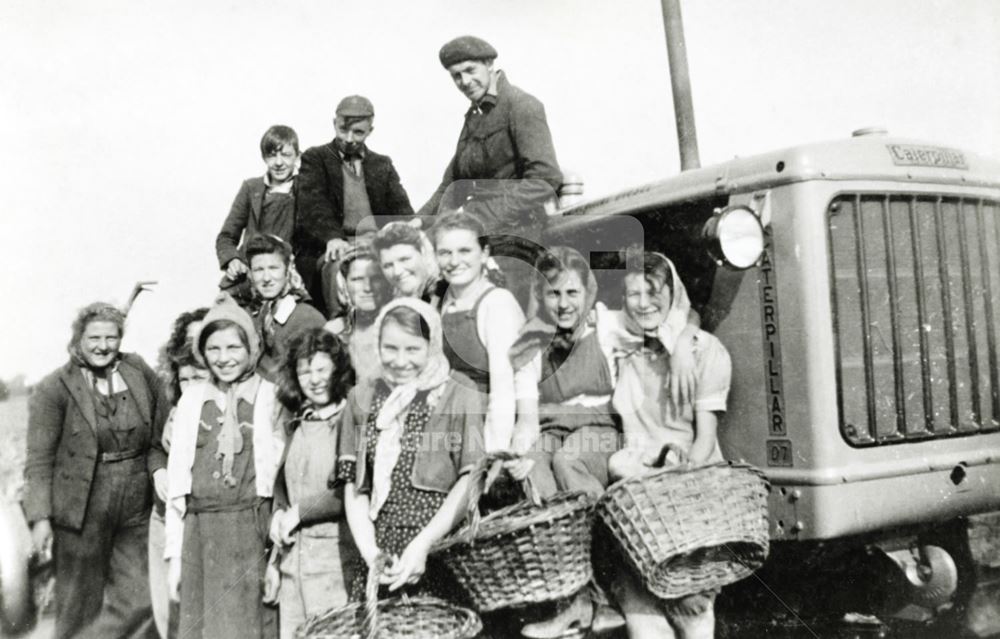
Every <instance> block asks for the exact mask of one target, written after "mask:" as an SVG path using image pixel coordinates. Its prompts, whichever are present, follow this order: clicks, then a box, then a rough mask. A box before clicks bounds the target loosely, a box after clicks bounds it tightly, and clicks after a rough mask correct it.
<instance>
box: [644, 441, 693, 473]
mask: <svg viewBox="0 0 1000 639" xmlns="http://www.w3.org/2000/svg"><path fill="white" fill-rule="evenodd" d="M671 452H673V453H674V454H675V455H677V460H678V461H679V462H680V465H681V466H690V465H691V458H690V457H688V454H687V453H686V452H684V451H683V450H682V449H681V448H680V447H679V446H677V445H676V444H664V445H663V448H661V449H660V452H659V454H657V456H656V461H654V462H653V468H663V467H664V466H666V465H667V455H669V454H670V453H671Z"/></svg>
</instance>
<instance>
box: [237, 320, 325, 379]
mask: <svg viewBox="0 0 1000 639" xmlns="http://www.w3.org/2000/svg"><path fill="white" fill-rule="evenodd" d="M324 324H326V318H325V317H323V314H322V313H320V312H319V311H318V310H316V308H314V307H313V306H312V305H311V304H309V303H307V302H296V304H295V310H293V311H292V313H291V315H289V316H288V317H287V318H286V319H285V321H284V322H278V321H277V320H275V322H274V325H273V333H271V334H270V335H269V334H268V333H267V331H266V330H264V317H263V315H261V314H260V313H258V314H257V315H256V316H255V317H254V327H256V329H257V334H258V335H260V336H261V355H260V360H259V361H258V362H257V372H258V373H259V374H260V376H261V377H263V378H264V379H266V380H268V381H269V382H274V383H277V382H278V378H279V377H280V375H281V367H282V366H283V365H284V363H285V353H286V351H287V349H288V344H289V343H290V342H291V341H292V338H294V337H295V336H296V335H298V334H299V333H302V332H304V331H308V330H310V329H313V328H321V327H322V326H323V325H324Z"/></svg>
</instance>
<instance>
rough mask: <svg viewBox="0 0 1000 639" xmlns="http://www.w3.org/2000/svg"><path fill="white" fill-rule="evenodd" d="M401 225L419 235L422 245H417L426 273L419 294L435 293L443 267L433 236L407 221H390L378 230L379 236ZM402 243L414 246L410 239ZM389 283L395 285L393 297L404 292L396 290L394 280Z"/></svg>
mask: <svg viewBox="0 0 1000 639" xmlns="http://www.w3.org/2000/svg"><path fill="white" fill-rule="evenodd" d="M399 226H403V227H408V228H409V229H410V230H411V231H412V234H411V233H407V234H408V235H417V236H419V240H418V241H419V243H420V246H419V247H417V250H418V251H419V252H420V263H421V265H422V266H423V267H424V273H425V276H424V277H425V279H424V282H423V283H422V284H421V285H420V288H419V295H422V296H423V295H429V294H433V292H434V287H435V286H436V285H437V282H438V279H439V278H440V276H441V269H440V268H438V263H437V257H436V256H435V255H434V244H433V243H431V238H429V237H428V236H427V233H424V232H423V231H421V230H420V229H419V228H418V227H416V226H414V225H413V224H409V223H407V222H389V223H388V224H386V225H385V226H383V227H382V229H381V230H380V231H379V232H378V236H384V235H385V233H386V231H388V230H389V229H393V228H397V227H399ZM400 243H401V244H408V245H411V246H412V244H411V243H410V242H409V241H406V242H400ZM389 284H390V285H392V287H393V291H392V295H393V297H397V298H398V297H400V296H401V295H402V294H401V293H400V292H399V291H398V290H396V288H395V284H394V283H393V282H389Z"/></svg>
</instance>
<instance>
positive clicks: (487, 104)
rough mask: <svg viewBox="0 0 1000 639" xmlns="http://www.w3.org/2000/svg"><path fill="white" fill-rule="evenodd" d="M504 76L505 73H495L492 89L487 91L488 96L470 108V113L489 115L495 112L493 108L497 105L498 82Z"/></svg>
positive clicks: (492, 79) (491, 84) (491, 83)
mask: <svg viewBox="0 0 1000 639" xmlns="http://www.w3.org/2000/svg"><path fill="white" fill-rule="evenodd" d="M502 74H503V71H499V70H498V71H494V72H493V76H492V78H491V82H490V88H488V89H487V90H486V95H484V96H483V97H482V98H481V99H480V100H479V102H473V103H472V106H471V107H469V112H470V113H476V114H480V115H481V114H483V113H489V112H490V111H492V110H493V107H495V106H496V105H497V80H498V79H499V78H500V76H501V75H502Z"/></svg>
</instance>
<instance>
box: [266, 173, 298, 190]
mask: <svg viewBox="0 0 1000 639" xmlns="http://www.w3.org/2000/svg"><path fill="white" fill-rule="evenodd" d="M298 175H299V174H298V172H297V171H296V172H293V173H292V177H290V178H288V179H287V180H285V181H284V182H280V183H278V184H271V174H270V173H265V174H264V186H266V187H267V190H268V191H269V192H271V193H284V194H286V195H287V194H288V193H291V192H292V187H293V186H294V185H295V178H296V177H298Z"/></svg>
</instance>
